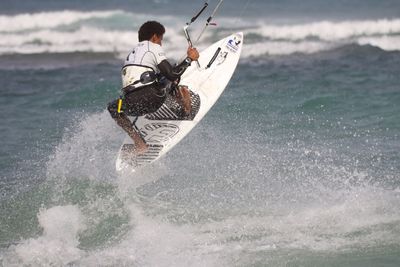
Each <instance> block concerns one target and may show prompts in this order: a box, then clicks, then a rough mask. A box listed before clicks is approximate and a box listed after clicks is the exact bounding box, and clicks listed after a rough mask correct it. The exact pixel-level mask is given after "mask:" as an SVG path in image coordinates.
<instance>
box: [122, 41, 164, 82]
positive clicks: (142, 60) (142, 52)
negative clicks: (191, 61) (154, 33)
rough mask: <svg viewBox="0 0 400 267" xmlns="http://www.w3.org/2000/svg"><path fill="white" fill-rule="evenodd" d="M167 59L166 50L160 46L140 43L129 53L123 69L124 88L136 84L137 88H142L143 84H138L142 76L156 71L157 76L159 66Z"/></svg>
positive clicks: (148, 42) (147, 42) (144, 42)
mask: <svg viewBox="0 0 400 267" xmlns="http://www.w3.org/2000/svg"><path fill="white" fill-rule="evenodd" d="M165 59H167V58H166V57H165V53H164V50H163V49H162V47H161V46H160V45H158V44H155V43H152V42H150V41H142V42H139V43H138V45H137V46H136V47H135V49H134V50H133V51H132V52H131V53H129V55H128V56H127V58H126V60H125V64H124V67H123V68H122V86H123V87H126V86H128V85H131V84H133V83H135V82H137V83H136V84H135V87H140V86H142V85H143V84H141V83H140V82H138V81H139V80H140V76H141V75H142V74H143V73H144V72H146V71H154V72H155V73H156V74H158V73H159V72H160V70H159V69H158V64H160V63H161V62H162V61H163V60H165Z"/></svg>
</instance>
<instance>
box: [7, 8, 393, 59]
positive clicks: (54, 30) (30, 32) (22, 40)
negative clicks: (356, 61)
mask: <svg viewBox="0 0 400 267" xmlns="http://www.w3.org/2000/svg"><path fill="white" fill-rule="evenodd" d="M120 18H123V19H122V20H119V19H120ZM97 19H101V23H100V22H98V23H96V22H95V21H93V20H97ZM146 19H148V17H146V16H145V15H143V14H134V13H128V12H123V11H118V10H114V11H95V12H78V11H60V12H47V13H36V14H20V15H16V16H0V55H1V54H30V53H65V52H78V51H79V52H112V53H115V54H117V55H120V57H121V58H123V57H125V56H126V54H127V53H128V52H129V51H130V50H131V49H132V47H133V46H134V45H135V43H136V42H137V32H136V27H137V26H139V25H140V24H141V23H142V22H143V21H144V20H146ZM157 19H159V20H160V21H162V22H163V23H165V24H166V28H167V34H166V36H165V40H164V45H165V47H166V50H168V56H169V57H171V58H175V59H176V58H179V57H180V56H181V55H182V54H183V53H184V51H185V47H186V42H185V39H184V38H183V33H182V30H181V26H182V25H184V23H185V18H179V17H174V18H172V17H170V16H162V17H157ZM220 21H221V22H222V23H223V24H222V25H220V26H221V27H222V28H221V32H220V33H219V34H217V35H215V33H213V32H214V29H219V28H218V27H217V28H215V27H209V29H208V30H207V31H206V34H205V35H204V38H203V40H202V43H200V44H199V45H200V47H205V46H206V45H208V44H211V42H214V41H216V40H217V39H218V38H220V37H223V36H222V34H224V35H226V34H229V33H230V32H232V31H236V30H240V31H244V33H245V36H246V35H248V36H252V35H256V36H258V38H256V39H254V38H250V39H247V38H246V39H245V44H244V49H243V57H251V56H260V55H263V54H273V55H287V54H292V53H315V52H319V51H324V50H329V49H332V48H336V47H338V46H341V45H345V44H350V43H356V44H370V45H373V46H377V47H379V48H381V49H383V50H390V51H394V50H400V43H399V41H398V35H399V34H400V19H380V20H365V21H339V22H333V21H316V22H312V23H300V24H267V23H266V22H264V21H253V22H252V23H237V22H235V23H234V22H233V20H232V19H231V18H221V19H220ZM127 24H129V25H132V27H131V26H127ZM224 24H227V25H224ZM107 25H109V26H107ZM60 26H63V27H60ZM193 27H194V29H192V30H194V32H193V35H194V36H195V33H196V30H195V29H196V27H195V26H193ZM228 29H229V30H228Z"/></svg>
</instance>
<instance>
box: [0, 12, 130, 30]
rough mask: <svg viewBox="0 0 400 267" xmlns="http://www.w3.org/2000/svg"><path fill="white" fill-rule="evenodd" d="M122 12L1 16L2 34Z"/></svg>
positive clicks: (0, 28)
mask: <svg viewBox="0 0 400 267" xmlns="http://www.w3.org/2000/svg"><path fill="white" fill-rule="evenodd" d="M121 13H122V12H121V11H118V10H114V11H93V12H80V11H68V10H65V11H57V12H40V13H34V14H29V13H26V14H18V15H16V16H5V15H3V16H0V32H9V33H11V32H19V31H26V30H32V29H37V28H46V29H48V28H54V27H58V26H62V25H68V24H71V23H75V22H78V21H80V20H86V19H92V18H108V17H111V16H113V15H118V14H121Z"/></svg>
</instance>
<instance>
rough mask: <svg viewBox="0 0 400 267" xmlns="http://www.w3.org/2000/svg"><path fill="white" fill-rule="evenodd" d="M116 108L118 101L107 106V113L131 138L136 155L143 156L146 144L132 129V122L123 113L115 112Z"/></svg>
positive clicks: (146, 147)
mask: <svg viewBox="0 0 400 267" xmlns="http://www.w3.org/2000/svg"><path fill="white" fill-rule="evenodd" d="M117 106H118V100H115V101H113V102H111V103H109V104H108V111H109V112H110V114H111V117H112V118H113V119H114V120H115V121H116V122H117V124H118V125H119V126H120V127H121V128H122V129H124V131H125V132H126V133H127V134H128V135H129V136H130V137H131V138H132V140H133V142H134V143H135V147H136V148H135V152H136V154H143V153H144V152H146V151H147V149H148V146H147V144H146V143H145V141H144V140H143V138H142V136H141V135H140V134H139V133H137V132H136V131H135V129H134V128H133V127H132V122H131V121H130V120H129V118H128V116H126V115H125V114H124V113H118V112H117Z"/></svg>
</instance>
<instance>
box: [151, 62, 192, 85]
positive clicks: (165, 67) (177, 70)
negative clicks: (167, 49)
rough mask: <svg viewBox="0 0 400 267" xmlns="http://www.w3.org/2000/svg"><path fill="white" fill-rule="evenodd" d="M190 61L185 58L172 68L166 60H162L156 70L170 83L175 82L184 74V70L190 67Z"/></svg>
mask: <svg viewBox="0 0 400 267" xmlns="http://www.w3.org/2000/svg"><path fill="white" fill-rule="evenodd" d="M190 63H192V60H191V59H190V58H189V57H187V58H186V59H185V60H184V61H182V62H181V63H180V64H179V65H177V66H175V67H173V66H171V64H170V63H169V62H168V60H166V59H164V60H163V61H161V63H160V64H158V66H157V67H158V69H159V70H160V72H161V74H162V75H164V76H165V77H166V78H167V79H168V80H170V81H172V82H173V81H176V80H177V79H179V78H180V77H181V75H182V74H183V73H184V72H185V70H186V69H187V68H188V67H189V66H190Z"/></svg>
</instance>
